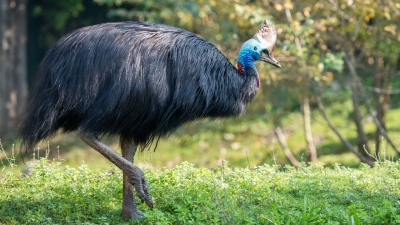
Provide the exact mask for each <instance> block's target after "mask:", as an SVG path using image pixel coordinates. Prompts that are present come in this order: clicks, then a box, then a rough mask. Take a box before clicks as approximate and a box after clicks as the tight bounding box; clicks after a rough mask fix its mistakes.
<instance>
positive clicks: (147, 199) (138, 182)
mask: <svg viewBox="0 0 400 225" xmlns="http://www.w3.org/2000/svg"><path fill="white" fill-rule="evenodd" d="M134 174H135V178H134V179H132V180H133V181H134V182H131V184H132V185H133V186H134V187H135V190H136V193H137V195H138V197H139V199H140V200H141V202H142V203H143V202H144V203H146V205H147V206H148V207H149V208H150V209H153V200H152V199H151V195H150V193H149V188H148V185H147V181H146V179H145V177H144V173H143V171H142V170H141V169H139V168H137V167H136V171H135V173H134Z"/></svg>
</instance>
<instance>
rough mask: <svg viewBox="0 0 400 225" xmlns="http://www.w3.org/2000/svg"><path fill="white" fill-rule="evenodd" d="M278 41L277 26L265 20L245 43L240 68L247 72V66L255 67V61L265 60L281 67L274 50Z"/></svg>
mask: <svg viewBox="0 0 400 225" xmlns="http://www.w3.org/2000/svg"><path fill="white" fill-rule="evenodd" d="M275 43H276V30H275V26H274V25H273V24H272V23H271V22H270V21H269V20H265V21H264V22H263V23H262V24H261V25H260V28H259V29H258V31H257V33H256V35H254V37H253V38H251V39H250V40H248V41H246V42H245V43H243V45H242V47H241V48H240V51H239V55H238V67H239V68H238V69H239V71H240V72H241V73H245V68H246V67H252V68H255V65H254V62H255V61H264V62H267V63H269V64H271V65H273V66H276V67H278V68H281V65H280V64H279V62H278V61H277V60H276V59H275V58H274V55H273V51H274V46H275Z"/></svg>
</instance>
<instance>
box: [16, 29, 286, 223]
mask: <svg viewBox="0 0 400 225" xmlns="http://www.w3.org/2000/svg"><path fill="white" fill-rule="evenodd" d="M266 22H268V23H267V24H265V23H266ZM266 22H264V25H265V26H272V28H273V31H275V28H274V27H273V25H272V24H271V23H270V22H269V21H266ZM262 26H263V25H262ZM262 26H261V27H262ZM261 27H260V30H261ZM273 35H275V40H276V33H275V34H273ZM263 40H264V39H263ZM275 40H273V41H272V42H263V41H262V40H261V39H260V40H257V37H255V38H253V39H251V40H250V41H248V42H246V43H245V44H244V45H243V47H242V49H241V51H240V54H239V57H238V60H239V62H238V65H240V69H239V70H238V69H237V68H235V67H234V66H233V65H232V64H231V63H230V62H229V60H228V59H227V58H226V57H225V56H224V55H223V54H222V53H221V52H220V51H219V50H218V49H217V48H216V47H215V46H214V45H213V44H211V43H209V42H208V41H206V40H205V39H203V38H201V37H199V36H198V35H196V34H193V33H191V32H188V31H185V30H182V29H179V28H175V27H171V26H167V25H160V24H153V23H148V22H120V23H105V24H99V25H94V26H90V27H84V28H80V29H77V30H74V31H72V32H70V33H69V34H67V35H65V36H64V37H63V38H61V39H60V40H59V41H58V42H57V43H56V44H55V45H54V46H52V47H51V48H50V49H49V50H48V52H47V53H46V55H45V57H44V59H43V60H42V62H41V64H40V66H39V69H38V74H37V75H38V80H37V81H36V85H35V88H34V91H33V94H32V97H31V101H30V103H29V105H28V108H27V114H26V117H25V119H24V121H23V123H22V126H21V137H22V149H23V150H32V149H33V147H34V146H35V145H36V144H37V143H38V142H39V141H40V140H43V139H45V138H47V137H49V136H51V135H53V134H55V132H56V131H58V130H60V129H62V130H63V131H66V132H70V131H78V134H79V136H80V137H81V138H82V139H83V140H84V141H85V142H86V143H87V144H89V145H90V146H91V147H93V148H94V149H96V150H97V151H99V152H100V153H101V154H103V155H104V156H105V157H107V158H108V159H109V160H110V161H111V162H113V163H114V164H116V165H117V166H118V167H119V168H121V169H122V170H123V171H124V204H125V206H123V211H124V215H125V216H127V217H131V218H137V217H140V215H139V213H137V212H138V211H137V210H136V208H134V207H133V205H134V203H131V200H129V199H131V198H132V196H131V195H130V193H131V192H132V191H131V190H130V189H131V188H129V187H130V185H131V184H133V185H134V187H135V188H136V191H137V192H138V194H139V197H140V198H141V199H142V200H145V201H146V203H147V204H148V205H149V206H150V205H151V207H152V202H151V198H150V195H149V194H148V192H147V184H146V182H145V179H144V176H142V175H140V174H142V173H141V171H140V172H138V170H140V169H138V168H137V167H135V166H134V165H133V164H132V162H133V161H132V160H133V155H134V153H135V150H136V146H137V145H144V146H147V145H148V144H150V143H151V142H152V141H153V140H154V139H157V138H159V137H161V136H164V135H166V134H168V133H169V132H171V131H173V130H174V129H175V128H177V127H178V126H180V125H182V124H183V123H185V122H188V121H194V120H197V119H202V118H219V117H229V116H237V115H240V114H242V113H243V112H244V111H245V107H246V105H247V104H248V103H249V102H250V101H251V99H252V98H253V96H254V95H255V93H256V91H257V90H258V88H259V76H258V73H257V70H256V68H255V66H254V61H256V60H264V61H265V60H266V59H267V60H272V61H271V62H269V63H271V64H273V65H275V66H279V67H280V65H279V63H277V62H276V60H275V59H274V58H273V56H272V50H273V44H275ZM271 44H272V45H271ZM271 46H272V50H271ZM268 48H270V49H268ZM270 53H271V54H270ZM267 56H268V57H269V58H270V59H268V57H267ZM265 57H266V58H265ZM274 60H275V61H274ZM100 134H105V135H119V136H120V140H121V148H122V157H121V156H119V155H118V154H115V152H114V151H112V150H111V149H109V148H108V147H107V146H105V145H104V144H103V143H101V142H100V140H98V139H97V136H98V135H100ZM133 208H134V209H133ZM131 209H132V210H131ZM128 211H129V212H128Z"/></svg>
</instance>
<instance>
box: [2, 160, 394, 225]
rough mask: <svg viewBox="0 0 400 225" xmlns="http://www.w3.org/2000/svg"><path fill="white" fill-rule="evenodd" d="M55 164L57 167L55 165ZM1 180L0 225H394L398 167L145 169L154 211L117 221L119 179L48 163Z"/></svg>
mask: <svg viewBox="0 0 400 225" xmlns="http://www.w3.org/2000/svg"><path fill="white" fill-rule="evenodd" d="M56 161H57V160H56ZM37 162H38V163H36V164H33V166H32V169H33V170H32V174H31V176H20V175H18V174H17V175H16V174H15V173H12V172H10V171H9V168H6V169H5V170H4V171H3V174H2V175H0V176H1V177H0V193H1V194H0V224H400V188H399V184H400V179H399V178H400V162H391V161H383V162H381V163H378V164H376V166H375V167H374V168H370V167H368V166H366V165H363V164H362V165H361V166H360V167H358V168H348V167H343V166H340V165H338V164H336V165H335V166H334V167H332V168H324V167H323V166H321V165H309V166H306V165H302V166H301V167H300V168H299V169H294V168H292V167H288V166H286V167H284V168H282V167H280V166H269V165H263V166H259V167H256V168H252V169H249V168H234V167H231V166H230V165H227V164H226V163H225V164H224V166H221V167H217V168H215V169H206V168H197V167H195V166H193V165H192V164H190V163H187V162H185V163H181V164H178V165H176V166H174V167H173V168H170V169H164V170H161V171H160V170H157V169H155V168H149V169H145V174H146V176H147V180H148V182H149V183H150V186H151V187H150V191H151V194H152V196H153V200H154V203H155V209H154V210H149V209H148V208H147V207H146V206H145V205H144V204H138V207H139V209H140V210H142V211H143V212H144V214H145V219H143V220H142V221H140V222H136V223H135V222H131V221H129V220H124V219H122V217H121V193H122V182H121V177H122V175H121V172H120V171H119V170H118V169H116V168H115V167H109V168H107V169H90V168H89V167H88V166H87V165H81V166H80V167H78V168H72V167H69V166H65V165H63V164H62V163H60V162H49V161H47V160H44V159H42V160H40V161H37Z"/></svg>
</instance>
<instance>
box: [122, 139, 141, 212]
mask: <svg viewBox="0 0 400 225" xmlns="http://www.w3.org/2000/svg"><path fill="white" fill-rule="evenodd" d="M120 145H121V153H122V157H124V159H126V160H128V161H129V162H131V163H132V164H133V157H134V156H135V153H136V149H137V145H136V144H134V143H132V142H131V141H129V140H126V139H124V138H122V137H121V138H120ZM123 174H124V176H123V189H122V190H123V191H122V192H123V194H122V215H123V216H124V217H126V218H132V219H137V218H140V217H142V215H143V214H142V212H141V211H140V210H137V209H136V202H135V196H134V193H133V186H132V184H131V183H129V180H128V179H129V178H128V176H127V174H126V173H125V172H123ZM143 179H144V177H143Z"/></svg>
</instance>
